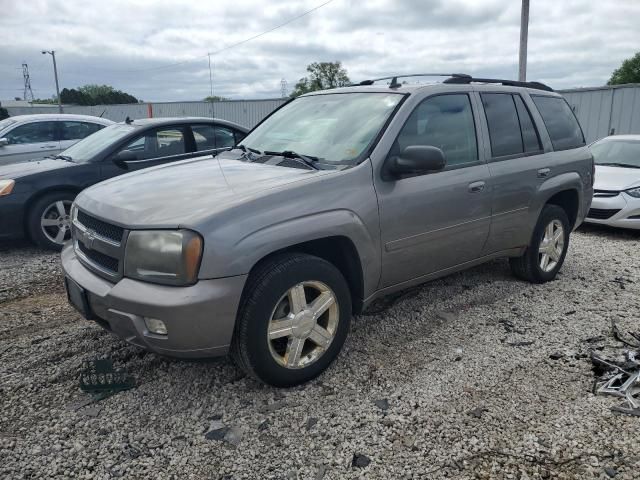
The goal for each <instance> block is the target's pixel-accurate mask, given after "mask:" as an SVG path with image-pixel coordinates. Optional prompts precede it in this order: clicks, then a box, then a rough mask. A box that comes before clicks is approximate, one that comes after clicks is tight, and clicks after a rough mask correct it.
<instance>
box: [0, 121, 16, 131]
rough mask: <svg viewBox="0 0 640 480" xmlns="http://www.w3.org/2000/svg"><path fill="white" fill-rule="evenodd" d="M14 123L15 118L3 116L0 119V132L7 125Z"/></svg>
mask: <svg viewBox="0 0 640 480" xmlns="http://www.w3.org/2000/svg"><path fill="white" fill-rule="evenodd" d="M14 123H16V120H14V119H13V118H5V119H4V120H0V132H1V131H2V130H4V129H5V128H7V127H8V126H9V125H13V124H14Z"/></svg>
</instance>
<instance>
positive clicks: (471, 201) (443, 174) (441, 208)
mask: <svg viewBox="0 0 640 480" xmlns="http://www.w3.org/2000/svg"><path fill="white" fill-rule="evenodd" d="M477 113H478V112H477V109H475V111H474V109H473V108H472V101H471V97H470V94H469V93H451V94H450V93H446V94H436V95H432V96H430V97H427V98H426V99H425V100H423V101H422V102H421V103H419V104H418V105H417V106H416V107H415V109H414V110H413V112H412V113H411V114H410V115H409V117H408V118H407V120H406V122H405V123H404V125H403V127H402V129H401V130H400V133H399V134H398V137H397V138H396V140H395V142H394V143H393V146H392V147H391V150H390V151H389V154H388V157H387V161H389V159H390V158H392V157H393V156H397V155H399V153H400V152H401V151H402V150H403V149H404V148H406V147H408V146H412V145H430V146H434V147H438V148H440V149H441V150H442V151H443V153H444V155H445V160H446V165H445V168H444V170H441V171H438V172H433V173H427V174H423V175H416V176H410V177H405V178H399V179H389V180H385V179H380V178H378V179H376V192H377V194H378V201H379V211H380V234H381V239H382V244H383V252H382V280H381V287H382V288H384V287H390V286H392V285H397V284H400V283H403V282H405V281H410V280H412V279H416V278H418V277H421V276H424V275H427V274H430V273H434V272H437V271H440V270H444V269H447V268H449V267H453V266H456V265H459V264H463V263H465V262H468V261H471V260H474V259H476V258H477V257H479V256H480V253H481V251H482V249H483V247H484V244H485V241H486V239H487V236H488V233H489V225H490V219H491V197H490V194H489V183H490V182H489V171H488V167H487V165H486V164H485V162H484V160H483V157H482V154H481V153H479V147H478V143H479V142H478V136H477V129H476V119H477Z"/></svg>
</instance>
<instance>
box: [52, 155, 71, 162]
mask: <svg viewBox="0 0 640 480" xmlns="http://www.w3.org/2000/svg"><path fill="white" fill-rule="evenodd" d="M47 158H54V159H56V160H64V161H65V162H73V158H71V157H70V156H69V155H62V154H61V153H59V154H57V155H47Z"/></svg>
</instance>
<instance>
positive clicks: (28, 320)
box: [0, 228, 640, 479]
mask: <svg viewBox="0 0 640 480" xmlns="http://www.w3.org/2000/svg"><path fill="white" fill-rule="evenodd" d="M0 250H1V251H0V265H1V266H2V268H1V269H0V477H2V478H12V479H13V478H70V477H73V478H116V477H122V478H158V479H164V478H167V479H168V478H193V479H203V478H212V479H219V478H224V479H270V478H274V479H281V478H282V479H321V478H325V479H337V478H340V479H342V478H368V479H369V478H373V479H404V478H609V477H611V476H615V477H616V478H628V479H631V478H638V474H637V473H636V472H637V471H638V469H639V468H640V443H639V442H638V440H637V432H638V425H639V422H640V419H639V418H634V417H627V416H622V415H618V414H615V413H612V412H611V411H610V407H611V406H613V405H615V404H617V403H618V400H616V399H615V398H612V397H596V396H594V395H592V394H591V393H590V390H591V385H592V382H593V375H592V373H591V365H590V363H589V361H588V358H585V355H586V353H587V352H588V349H589V348H590V347H593V346H598V347H604V348H605V350H606V349H607V348H610V347H615V346H616V345H618V344H617V343H616V342H615V341H614V340H613V339H611V338H610V336H609V331H610V321H611V320H612V319H616V320H618V321H619V322H620V326H621V327H622V328H631V329H633V328H634V327H637V324H636V322H635V320H636V318H637V316H638V312H639V310H640V300H639V299H640V296H639V294H640V255H638V251H639V250H640V233H637V234H636V233H621V232H615V231H611V230H602V229H593V228H589V229H582V230H581V231H579V232H577V233H575V234H574V235H573V237H572V244H571V248H570V251H569V254H568V257H567V262H566V263H565V266H564V268H563V270H562V272H561V275H559V277H558V280H557V281H554V282H551V283H549V284H546V285H529V284H527V283H523V282H519V281H516V280H514V279H513V278H512V277H511V276H510V274H509V268H508V264H507V262H506V261H504V260H501V261H495V262H492V263H489V264H486V265H483V266H481V267H478V268H475V269H472V270H469V271H467V272H464V273H460V274H456V275H452V276H450V277H447V278H445V279H442V280H439V281H435V282H432V283H429V284H426V285H424V286H421V287H419V288H415V289H412V290H409V291H406V292H403V293H402V294H400V295H396V296H394V297H387V298H385V299H382V300H381V301H379V302H378V303H376V304H375V305H373V306H372V307H370V308H369V310H368V312H366V314H365V315H362V316H360V317H358V318H356V319H355V320H354V322H353V323H352V328H351V334H350V337H349V339H348V340H347V343H346V345H345V348H344V350H343V352H342V354H341V355H340V357H339V359H338V360H337V362H335V363H334V365H333V366H332V367H331V368H330V369H329V370H328V371H327V372H326V373H325V374H323V375H322V376H321V377H320V378H318V379H316V380H315V381H313V382H311V383H309V384H307V385H304V386H301V387H298V388H294V389H289V390H278V389H274V388H270V387H265V386H262V385H260V384H258V383H256V382H254V381H252V380H250V379H248V378H246V377H244V376H243V375H242V374H241V373H240V372H239V371H238V370H237V369H236V368H235V366H234V365H233V364H232V363H231V362H230V361H229V360H226V359H222V360H218V361H201V362H187V361H178V360H172V359H166V358H162V357H159V356H157V355H155V354H151V353H146V352H144V351H142V350H140V349H138V348H135V347H132V346H129V345H127V344H125V343H124V342H122V341H120V340H119V339H117V338H115V337H113V336H111V335H110V334H108V333H106V332H104V331H102V330H101V329H100V328H99V327H98V326H96V325H95V324H92V323H91V322H87V321H85V320H83V319H81V318H80V317H79V316H78V315H77V314H76V313H75V311H74V310H72V309H71V308H70V307H69V306H67V304H66V299H65V296H64V292H63V290H62V288H61V279H60V267H59V261H58V256H57V255H52V254H48V253H45V252H41V251H38V250H35V249H32V248H29V247H26V246H21V245H5V246H4V247H3V246H0ZM636 329H637V328H636ZM598 336H605V337H607V338H606V339H605V340H595V342H594V340H593V338H594V337H598ZM598 342H599V343H598ZM596 344H597V345H596ZM103 356H109V357H112V358H113V360H114V363H115V364H116V366H118V367H123V368H125V369H127V370H128V371H129V372H130V373H132V374H133V375H135V377H136V378H137V382H138V386H137V387H136V388H134V389H132V390H129V391H126V392H121V393H119V394H117V395H115V396H112V397H110V398H107V399H105V400H102V401H99V402H95V403H91V404H88V405H87V404H86V400H87V398H88V397H87V396H86V395H85V394H83V393H82V392H81V391H80V389H79V387H78V376H79V374H80V369H81V362H82V361H83V360H87V359H91V358H95V357H103ZM550 356H551V357H550ZM558 357H560V358H558Z"/></svg>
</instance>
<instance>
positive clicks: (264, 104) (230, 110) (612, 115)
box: [7, 84, 640, 142]
mask: <svg viewBox="0 0 640 480" xmlns="http://www.w3.org/2000/svg"><path fill="white" fill-rule="evenodd" d="M559 92H560V93H562V94H563V95H564V96H565V98H566V99H567V101H568V102H569V104H570V105H571V107H572V108H573V110H574V111H575V112H576V115H577V117H578V120H579V121H580V124H581V125H582V129H583V130H584V134H585V136H586V137H587V141H588V142H593V141H594V140H597V139H599V138H602V137H606V136H607V135H610V134H611V133H612V132H613V133H615V134H623V133H640V84H630V85H614V86H610V87H598V88H578V89H572V90H560V91H559ZM285 101H286V100H285V99H275V100H231V101H226V102H216V103H214V104H211V103H208V102H164V103H152V104H147V103H139V104H133V105H97V106H94V107H79V106H69V107H64V111H65V113H79V114H85V115H97V116H100V115H102V116H103V117H105V118H108V119H110V120H113V121H116V122H121V121H123V120H124V119H125V118H126V117H127V116H128V117H130V118H133V119H136V118H146V117H148V116H149V105H150V106H151V110H152V115H153V116H154V117H186V116H193V117H211V116H214V113H215V116H216V117H218V118H223V119H225V120H230V121H232V122H236V123H239V124H240V125H244V126H245V127H248V128H251V127H253V126H255V125H256V124H257V123H258V122H260V120H262V119H263V118H264V117H265V116H267V115H268V114H269V113H271V112H272V111H273V110H274V109H275V108H277V107H279V106H280V105H282V104H283V103H284V102H285ZM214 109H215V112H214ZM7 110H8V111H9V114H10V115H25V114H30V113H54V112H56V109H55V108H51V107H8V108H7Z"/></svg>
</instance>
